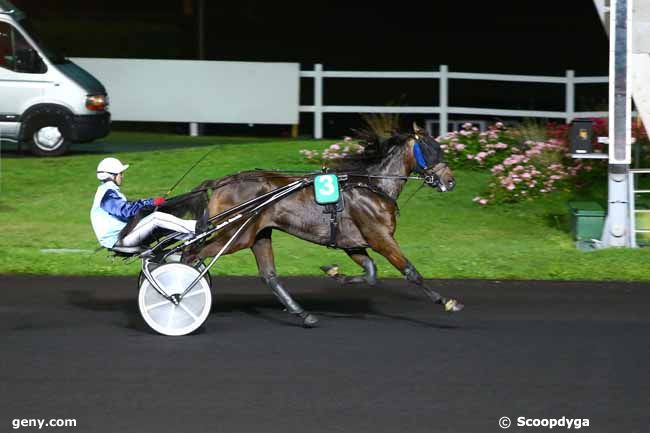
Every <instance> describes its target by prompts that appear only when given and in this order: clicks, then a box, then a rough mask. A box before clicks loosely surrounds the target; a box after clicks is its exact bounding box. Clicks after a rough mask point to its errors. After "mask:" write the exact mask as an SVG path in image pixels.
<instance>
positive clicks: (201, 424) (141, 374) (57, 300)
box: [0, 277, 650, 433]
mask: <svg viewBox="0 0 650 433" xmlns="http://www.w3.org/2000/svg"><path fill="white" fill-rule="evenodd" d="M134 280H135V279H134V278H128V279H124V278H30V277H0V290H1V292H0V293H2V296H3V300H2V302H1V305H0V431H2V432H5V431H13V430H12V428H11V427H12V426H11V421H12V420H13V419H15V418H47V419H50V418H76V419H77V428H74V429H62V428H49V429H47V428H44V429H43V430H42V431H58V432H63V431H74V432H84V433H94V432H98V433H111V432H121V433H128V432H138V433H167V432H170V433H171V432H174V433H179V432H180V433H195V432H220V433H221V432H225V433H235V432H242V433H256V432H264V433H274V432H278V433H279V432H282V433H293V432H296V433H314V432H323V433H325V432H327V433H333V432H355V433H362V432H372V433H381V432H400V433H402V432H403V433H416V432H427V433H430V432H461V433H475V432H499V431H503V430H501V429H500V428H499V427H498V424H497V422H498V419H499V418H500V417H502V416H509V417H511V418H512V419H513V422H515V423H516V418H517V417H520V416H525V417H528V418H561V417H562V416H566V417H567V418H589V421H590V426H589V427H588V428H585V427H583V428H582V429H581V430H582V431H588V432H626V433H630V432H647V431H650V426H649V423H648V421H649V420H650V416H649V415H648V410H649V409H650V407H649V404H648V403H649V402H650V397H649V395H650V389H649V388H650V386H649V385H650V373H649V371H650V367H649V363H650V343H649V341H650V318H649V316H648V313H647V311H648V307H649V306H650V285H648V284H623V283H562V282H494V281H492V282H490V281H432V282H431V284H432V285H433V286H435V287H437V288H438V289H439V290H440V291H441V292H443V293H445V294H448V295H450V296H454V297H458V298H460V299H461V300H463V301H464V302H465V303H466V304H467V308H466V310H465V311H464V312H463V313H460V314H457V315H453V316H452V315H447V314H445V313H443V312H442V311H441V308H440V307H439V306H436V305H433V304H431V303H430V302H429V301H427V300H426V299H425V298H424V297H423V296H422V295H421V294H420V293H419V291H417V289H415V288H411V287H408V286H407V284H406V283H405V282H402V281H396V280H388V281H383V282H381V284H380V285H379V287H375V288H368V287H363V286H358V287H353V286H347V287H341V286H338V285H337V284H336V283H335V282H334V281H330V280H327V279H325V278H302V279H298V278H293V279H285V280H284V281H285V283H286V286H287V287H288V288H289V289H290V291H291V292H292V293H294V294H295V295H296V299H297V300H299V301H300V302H302V304H303V305H304V306H305V307H306V308H308V309H310V310H312V311H315V312H317V313H318V315H319V317H320V319H321V326H320V327H319V328H317V329H311V330H308V329H302V328H301V327H299V326H297V324H296V323H295V322H293V321H292V320H291V319H290V318H289V317H288V316H287V315H286V313H284V312H282V311H281V309H280V308H279V307H278V304H277V303H276V301H275V299H274V298H273V297H272V295H271V294H270V293H269V292H268V291H267V290H266V289H265V288H264V287H263V286H262V284H261V283H260V282H259V281H258V280H257V279H252V278H219V279H215V281H214V291H215V300H214V302H215V304H214V306H213V311H212V314H211V315H210V317H209V319H208V322H207V329H206V330H205V332H202V333H200V334H198V335H193V336H187V337H176V338H170V337H161V336H157V335H153V334H151V333H150V332H148V331H147V330H146V329H145V327H144V326H145V325H144V324H143V323H142V321H141V319H139V314H138V311H137V301H136V294H137V293H136V290H135V288H134V287H133V286H134ZM17 431H37V429H34V428H32V429H29V428H22V429H20V430H17ZM508 431H515V432H519V431H550V430H548V429H543V428H532V427H528V428H522V427H517V426H516V425H513V426H512V427H511V428H510V429H509V430H508ZM552 431H566V428H561V427H556V428H555V429H553V430H552Z"/></svg>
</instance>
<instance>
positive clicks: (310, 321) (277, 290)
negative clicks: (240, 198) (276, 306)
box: [251, 229, 318, 328]
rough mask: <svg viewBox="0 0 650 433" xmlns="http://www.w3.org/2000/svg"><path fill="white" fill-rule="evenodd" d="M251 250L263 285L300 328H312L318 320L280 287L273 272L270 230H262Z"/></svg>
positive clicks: (273, 262) (273, 263) (273, 261)
mask: <svg viewBox="0 0 650 433" xmlns="http://www.w3.org/2000/svg"><path fill="white" fill-rule="evenodd" d="M251 249H252V250H253V254H254V255H255V260H256V261H257V267H258V269H259V271H260V276H261V277H262V280H263V281H264V283H265V284H266V285H267V286H268V287H269V288H270V289H271V291H272V292H273V294H274V295H275V296H276V298H278V300H279V301H280V303H281V304H282V305H284V307H285V308H286V309H287V311H288V312H289V313H290V314H292V315H294V316H297V317H300V319H301V320H302V326H304V327H305V328H313V327H315V326H316V325H317V324H318V318H317V317H316V316H314V315H313V314H311V313H309V312H308V311H306V310H305V309H304V308H302V307H301V306H300V305H299V304H298V303H297V302H296V301H294V300H293V298H292V297H291V295H289V293H287V291H286V290H285V289H284V287H282V284H281V283H280V280H279V279H278V276H277V274H276V272H275V260H274V259H273V247H272V244H271V229H265V230H262V231H261V232H260V233H259V234H258V235H257V237H256V239H255V242H254V243H253V245H252V247H251Z"/></svg>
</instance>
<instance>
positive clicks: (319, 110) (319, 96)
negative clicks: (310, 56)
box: [314, 63, 323, 139]
mask: <svg viewBox="0 0 650 433" xmlns="http://www.w3.org/2000/svg"><path fill="white" fill-rule="evenodd" d="M314 138H317V139H321V138H323V65H322V64H320V63H317V64H315V65H314Z"/></svg>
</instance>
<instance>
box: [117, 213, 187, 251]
mask: <svg viewBox="0 0 650 433" xmlns="http://www.w3.org/2000/svg"><path fill="white" fill-rule="evenodd" d="M157 228H161V229H166V230H171V231H173V232H177V233H178V236H177V237H178V238H179V239H185V238H189V237H191V236H192V235H194V233H195V232H196V220H184V219H181V218H178V217H175V216H174V215H170V214H168V213H165V212H154V213H152V214H149V215H147V216H146V217H144V218H142V220H141V221H140V222H139V223H138V224H137V225H136V226H135V227H134V228H133V230H131V231H130V232H129V234H127V235H126V236H124V237H123V238H122V240H121V241H119V242H118V244H119V245H120V246H123V247H137V246H139V245H142V244H143V242H144V241H145V239H147V238H148V237H149V235H151V233H152V232H153V231H154V230H155V229H157Z"/></svg>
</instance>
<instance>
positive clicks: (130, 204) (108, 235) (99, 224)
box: [90, 181, 153, 248]
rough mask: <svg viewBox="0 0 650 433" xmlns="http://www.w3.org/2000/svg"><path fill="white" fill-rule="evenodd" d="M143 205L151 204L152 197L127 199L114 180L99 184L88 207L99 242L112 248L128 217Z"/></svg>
mask: <svg viewBox="0 0 650 433" xmlns="http://www.w3.org/2000/svg"><path fill="white" fill-rule="evenodd" d="M145 206H153V199H145V200H136V201H127V199H126V197H125V196H124V194H122V193H121V192H120V187H119V186H117V185H116V184H115V183H114V182H111V181H108V182H104V183H103V184H101V185H100V186H99V188H97V192H96V193H95V200H94V201H93V207H92V209H90V221H91V223H92V225H93V230H94V231H95V235H96V236H97V240H98V241H99V243H100V244H102V246H103V247H106V248H112V247H113V246H114V245H115V243H116V242H117V239H118V235H119V234H120V231H121V230H122V229H123V228H124V226H126V223H127V222H128V220H129V218H131V217H133V216H134V215H136V214H137V213H138V212H139V211H140V209H142V208H143V207H145Z"/></svg>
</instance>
